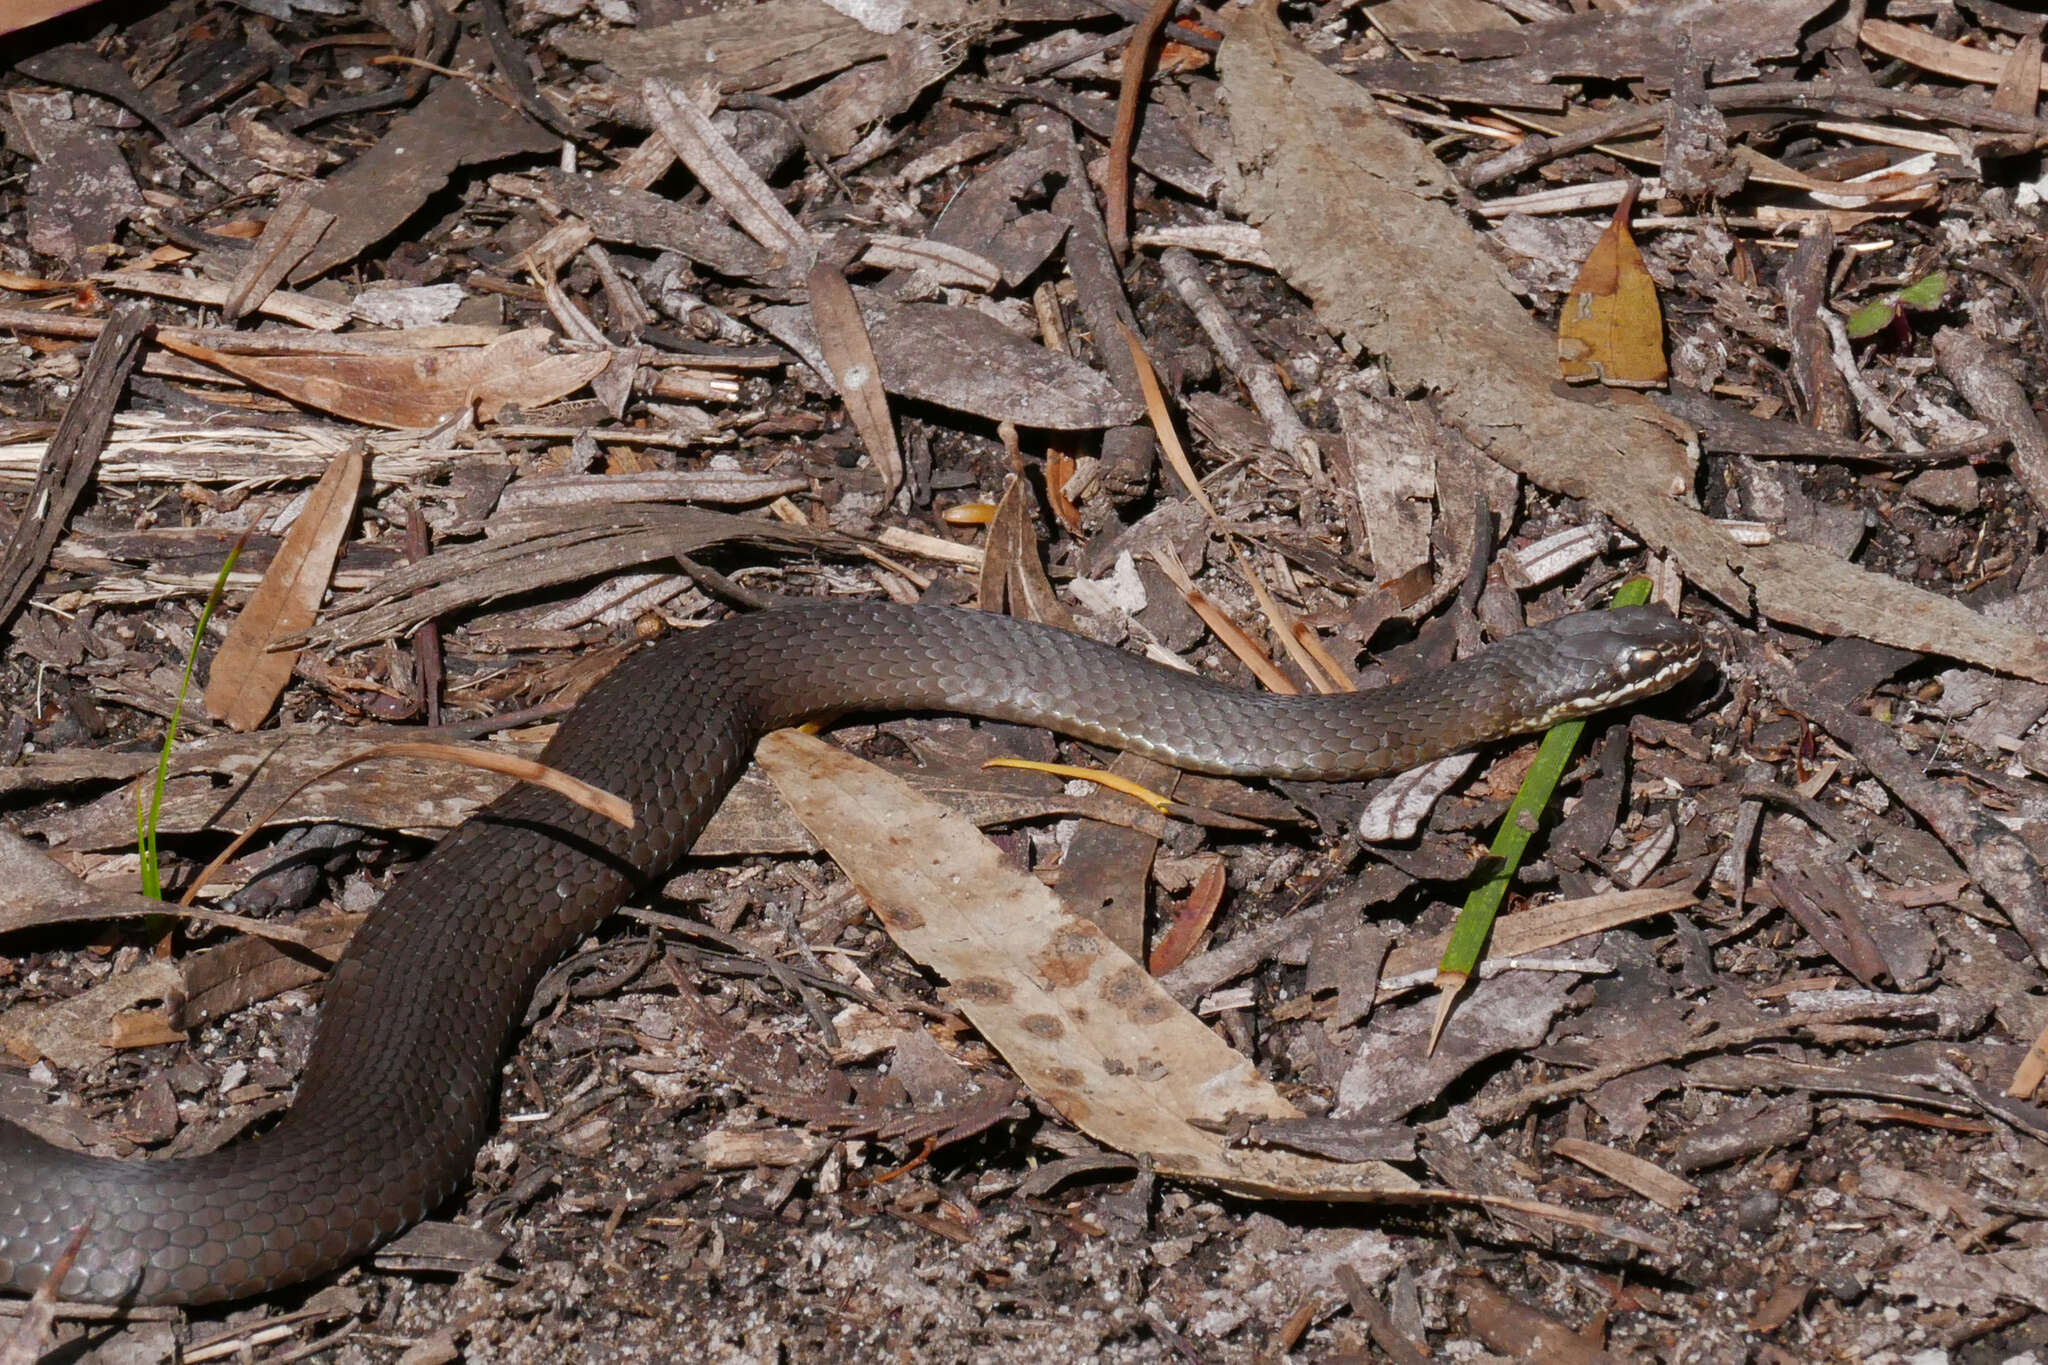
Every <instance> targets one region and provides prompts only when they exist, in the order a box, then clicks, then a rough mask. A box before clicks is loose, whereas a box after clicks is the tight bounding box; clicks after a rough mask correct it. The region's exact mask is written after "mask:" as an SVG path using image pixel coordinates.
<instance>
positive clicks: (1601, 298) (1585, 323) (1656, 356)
mask: <svg viewBox="0 0 2048 1365" xmlns="http://www.w3.org/2000/svg"><path fill="white" fill-rule="evenodd" d="M1636 189H1637V187H1636V186H1634V185H1631V186H1630V187H1629V192H1628V194H1627V196H1626V197H1624V198H1623V199H1622V201H1621V203H1620V204H1619V205H1618V206H1616V208H1615V210H1614V220H1613V221H1612V222H1610V223H1609V224H1608V225H1607V231H1605V232H1603V233H1601V234H1600V240H1599V241H1597V242H1595V243H1594V244H1593V250H1592V253H1591V254H1590V255H1588V256H1587V257H1586V264H1585V266H1584V267H1583V268H1582V269H1581V270H1580V271H1579V278H1578V280H1577V281H1576V282H1575V283H1573V285H1572V292H1571V293H1570V294H1568V295H1567V296H1566V297H1565V301H1564V312H1563V314H1562V316H1560V317H1559V318H1558V321H1557V371H1558V373H1559V374H1560V375H1561V376H1563V378H1564V379H1565V380H1566V382H1568V383H1572V384H1585V383H1593V382H1598V383H1601V384H1608V385H1618V386H1620V387H1622V388H1630V389H1653V388H1656V387H1658V386H1659V385H1661V384H1663V383H1664V381H1665V380H1666V379H1668V378H1670V375H1671V369H1670V367H1669V366H1668V365H1666V364H1665V362H1664V312H1663V310H1662V309H1661V308H1660V307H1659V306H1658V303H1657V282H1656V281H1655V280H1653V279H1651V278H1650V269H1649V267H1648V266H1646V265H1644V264H1643V253H1642V252H1641V251H1640V250H1638V249H1637V247H1636V239H1635V237H1634V236H1633V235H1631V234H1630V232H1629V230H1628V216H1629V212H1630V210H1631V209H1633V208H1634V207H1635V202H1636Z"/></svg>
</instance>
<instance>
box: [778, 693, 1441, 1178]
mask: <svg viewBox="0 0 2048 1365" xmlns="http://www.w3.org/2000/svg"><path fill="white" fill-rule="evenodd" d="M758 757H759V758H760V760H761V763H762V766H763V767H765V768H766V769H767V770H768V772H769V775H770V776H771V777H772V778H774V780H775V782H776V784H777V786H778V787H779V788H780V789H781V791H782V793H783V796H784V797H785V798H786V799H787V800H788V801H789V802H790V804H791V805H792V806H794V807H795V808H796V810H797V813H798V816H799V817H800V818H801V819H802V820H803V821H804V823H805V824H806V825H807V826H809V827H810V830H811V832H812V833H813V834H815V835H816V836H817V838H818V840H819V842H820V843H822V844H824V845H825V847H826V848H827V849H828V850H829V851H830V852H831V854H832V856H833V858H834V859H835V860H836V861H837V862H838V863H839V865H840V866H841V867H843V868H845V869H846V872H847V875H848V876H850V877H851V878H852V879H853V881H854V883H855V885H857V886H858V887H859V888H860V889H861V892H862V894H864V895H865V896H866V897H867V898H868V901H869V902H870V903H871V904H872V905H874V906H875V913H876V915H877V916H878V917H879V918H880V919H881V921H882V924H883V925H884V926H885V927H886V928H887V929H888V930H889V933H890V934H891V936H893V937H894V938H895V940H896V942H897V943H898V945H900V946H901V947H902V948H903V949H904V951H906V952H908V953H909V954H910V955H911V956H912V957H914V958H916V959H917V960H918V961H919V962H920V963H922V964H924V965H925V966H927V967H929V968H931V969H932V970H934V971H936V972H938V973H939V974H940V975H941V976H943V977H945V978H946V979H947V980H948V981H949V982H950V983H951V985H950V987H949V989H948V991H947V998H948V999H949V1001H950V1002H951V1003H952V1004H953V1005H955V1006H956V1007H957V1008H959V1009H960V1010H961V1012H962V1013H964V1014H966V1015H967V1017H968V1018H969V1019H971V1020H972V1021H973V1022H974V1026H975V1027H976V1028H977V1029H978V1030H980V1032H981V1034H982V1036H983V1037H984V1038H986V1039H987V1040H988V1041H989V1043H990V1044H991V1045H992V1046H994V1047H995V1048H996V1050H997V1051H999V1052H1001V1053H1002V1054H1003V1056H1004V1058H1005V1059H1006V1060H1007V1061H1008V1062H1009V1063H1010V1065H1011V1066H1012V1067H1013V1068H1015V1070H1016V1072H1017V1074H1018V1076H1019V1077H1021V1078H1022V1079H1023V1081H1024V1082H1025V1084H1027V1085H1029V1086H1030V1087H1031V1088H1032V1090H1033V1091H1034V1092H1036V1093H1037V1094H1038V1095H1039V1096H1040V1097H1041V1098H1043V1099H1044V1100H1046V1102H1047V1103H1049V1104H1051V1105H1053V1106H1054V1107H1055V1108H1056V1109H1058V1110H1059V1111H1060V1113H1061V1114H1063V1115H1064V1116H1066V1118H1067V1119H1068V1120H1069V1121H1071V1122H1072V1123H1073V1124H1074V1125H1075V1126H1076V1127H1078V1128H1080V1129H1081V1130H1082V1131H1083V1132H1085V1133H1087V1134H1089V1135H1090V1136H1091V1137H1094V1138H1095V1139H1097V1140H1098V1141H1101V1142H1104V1143H1107V1144H1108V1145H1110V1146H1112V1147H1115V1148H1117V1149H1118V1150H1119V1151H1125V1152H1131V1153H1145V1154H1148V1155H1150V1156H1151V1157H1152V1159H1153V1161H1154V1163H1155V1165H1156V1168H1157V1169H1158V1171H1159V1172H1160V1173H1161V1174H1162V1175H1174V1176H1180V1177H1183V1178H1187V1179H1194V1180H1202V1181H1208V1182H1212V1183H1214V1184H1217V1185H1220V1186H1222V1187H1224V1188H1227V1189H1230V1190H1233V1191H1236V1192H1238V1193H1241V1194H1249V1195H1261V1196H1268V1197H1277V1198H1333V1199H1371V1198H1386V1197H1396V1198H1398V1197H1401V1196H1402V1195H1403V1194H1405V1193H1407V1192H1410V1191H1412V1190H1414V1188H1415V1187H1414V1185H1413V1184H1412V1182H1410V1181H1409V1180H1408V1178H1407V1177H1406V1176H1404V1175H1402V1174H1401V1173H1400V1172H1398V1171H1396V1170H1394V1169H1393V1168H1392V1167H1389V1166H1385V1165H1382V1164H1381V1163H1378V1162H1357V1163H1348V1162H1333V1161H1326V1160H1322V1159H1319V1158H1315V1157H1308V1156H1302V1155H1298V1154H1295V1153H1289V1152H1284V1151H1276V1150H1255V1149H1239V1148H1234V1147H1232V1146H1231V1145H1230V1144H1229V1143H1228V1142H1227V1141H1226V1140H1225V1139H1224V1138H1223V1137H1221V1136H1220V1135H1218V1134H1217V1133H1214V1132H1210V1131H1208V1130H1207V1129H1205V1128H1204V1127H1201V1126H1199V1125H1200V1124H1203V1123H1213V1124H1221V1123H1224V1122H1225V1121H1227V1120H1228V1119H1230V1118H1231V1117H1233V1116H1235V1115H1249V1116H1253V1117H1258V1118H1291V1117H1295V1116H1296V1115H1297V1112H1298V1111H1296V1110H1295V1108H1294V1106H1293V1105H1291V1104H1289V1103H1288V1102H1287V1101H1286V1100H1285V1099H1283V1098H1282V1097H1281V1095H1280V1094H1279V1092H1278V1091H1276V1090H1274V1089H1273V1088H1272V1086H1271V1085H1269V1084H1268V1083H1267V1082H1266V1081H1265V1080H1264V1079H1263V1078H1261V1077H1260V1076H1259V1074H1258V1072H1257V1071H1256V1070H1255V1069H1254V1068H1253V1067H1252V1065H1251V1063H1250V1062H1248V1061H1246V1060H1245V1058H1244V1057H1242V1056H1240V1055H1239V1054H1238V1053H1237V1052H1235V1051H1234V1050H1232V1049H1231V1048H1230V1047H1229V1046H1228V1045H1227V1044H1226V1043H1224V1042H1223V1040H1222V1039H1220V1038H1218V1037H1217V1036H1216V1035H1215V1034H1214V1033H1212V1032H1210V1031H1209V1029H1208V1028H1207V1027H1205V1026H1204V1025H1203V1024H1202V1022H1201V1021H1200V1020H1199V1019H1197V1018H1195V1017H1194V1016H1193V1015H1192V1014H1190V1013H1188V1012H1187V1011H1186V1010H1185V1009H1183V1008H1182V1007H1181V1006H1180V1005H1179V1004H1178V1003H1176V1002H1175V1001H1174V999H1173V998H1172V997H1171V996H1169V995H1167V994H1166V992H1165V991H1164V990H1162V989H1161V988H1160V987H1159V985H1158V984H1157V983H1156V982H1154V981H1153V980H1152V978H1151V977H1150V976H1148V975H1147V974H1146V972H1145V969H1144V968H1143V967H1142V966H1140V965H1139V964H1138V963H1137V962H1135V961H1133V960H1132V959H1131V958H1130V957H1129V956H1127V955H1126V954H1125V953H1123V952H1122V951H1121V950H1119V949H1118V948H1117V947H1116V946H1115V945H1114V944H1113V943H1111V942H1110V941H1109V939H1108V938H1106V937H1105V936H1104V935H1103V934H1102V932H1101V931H1100V930H1099V929H1097V928H1096V927H1095V926H1094V925H1092V924H1090V923H1088V922H1087V921H1086V920H1084V919H1081V918H1079V917H1077V916H1075V915H1072V914H1070V913H1068V911H1067V910H1066V909H1065V908H1064V907H1062V906H1061V905H1060V903H1059V901H1058V899H1057V898H1056V897H1055V896H1054V895H1053V894H1052V892H1051V891H1049V890H1048V889H1047V888H1046V887H1045V886H1044V885H1042V884H1041V883H1040V882H1039V881H1038V879H1037V878H1035V877H1032V876H1030V875H1028V874H1027V873H1024V872H1022V871H1019V870H1018V869H1017V868H1015V867H1013V866H1011V864H1010V863H1009V862H1008V861H1007V860H1006V859H1005V858H1004V857H1003V855H1002V852H1001V851H1000V850H999V849H997V848H996V847H995V845H993V844H991V843H990V842H989V841H988V840H987V839H986V838H984V837H982V835H981V833H980V831H978V830H976V829H975V828H974V827H973V826H972V825H971V824H969V823H968V822H967V821H966V820H964V819H962V818H961V817H960V816H958V815H956V814H954V813H953V812H952V811H950V810H947V809H946V808H945V807H943V806H939V805H936V804H934V803H932V802H930V801H927V800H925V799H924V798H923V797H920V796H918V795H917V794H916V793H915V792H913V791H911V790H910V788H909V787H908V786H906V785H905V784H903V783H901V782H899V781H897V780H896V779H895V778H893V777H890V776H889V775H888V774H886V773H882V772H880V771H879V770H877V769H875V768H873V767H872V766H870V765H869V764H866V763H863V762H861V761H860V760H859V759H856V758H853V757H851V756H849V755H847V754H844V753H842V752H840V751H839V750H837V749H834V748H833V747H831V746H830V745H828V744H825V743H822V742H821V741H819V740H816V739H812V738H811V737H809V736H808V735H803V734H799V733H797V732H795V731H788V730H784V731H778V732H777V733H775V734H772V735H770V736H768V738H767V739H765V740H763V741H762V742H761V747H760V751H759V755H758Z"/></svg>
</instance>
